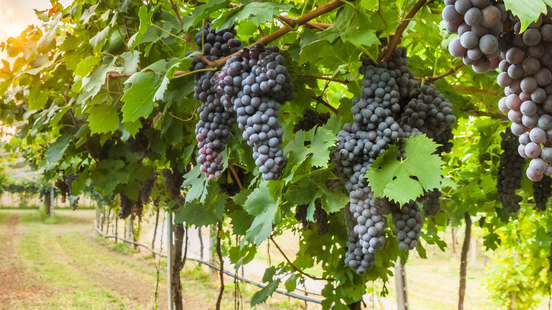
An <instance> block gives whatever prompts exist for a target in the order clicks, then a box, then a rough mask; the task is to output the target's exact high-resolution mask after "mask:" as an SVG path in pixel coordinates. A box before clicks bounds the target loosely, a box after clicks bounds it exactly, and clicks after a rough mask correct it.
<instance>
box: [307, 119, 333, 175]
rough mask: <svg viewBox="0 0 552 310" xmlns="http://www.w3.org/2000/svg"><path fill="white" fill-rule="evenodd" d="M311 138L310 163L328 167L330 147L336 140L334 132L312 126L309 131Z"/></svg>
mask: <svg viewBox="0 0 552 310" xmlns="http://www.w3.org/2000/svg"><path fill="white" fill-rule="evenodd" d="M309 136H310V140H311V146H310V152H311V153H312V158H311V163H312V165H313V166H315V167H323V168H325V167H328V160H329V159H330V147H332V146H333V145H334V142H335V141H336V140H337V137H336V136H335V134H334V133H333V132H331V131H329V130H328V129H326V128H324V127H318V128H313V129H312V130H311V131H309Z"/></svg>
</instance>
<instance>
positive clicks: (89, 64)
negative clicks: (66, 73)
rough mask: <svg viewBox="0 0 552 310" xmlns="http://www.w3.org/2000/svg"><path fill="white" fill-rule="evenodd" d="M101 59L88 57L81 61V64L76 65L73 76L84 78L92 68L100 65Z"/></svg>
mask: <svg viewBox="0 0 552 310" xmlns="http://www.w3.org/2000/svg"><path fill="white" fill-rule="evenodd" d="M100 60H101V58H100V57H96V56H90V57H88V58H87V59H82V60H81V62H79V64H78V65H77V69H75V72H74V73H75V75H80V76H86V75H88V73H90V71H92V68H94V67H95V66H96V65H97V64H98V63H100Z"/></svg>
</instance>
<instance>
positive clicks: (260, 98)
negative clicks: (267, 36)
mask: <svg viewBox="0 0 552 310" xmlns="http://www.w3.org/2000/svg"><path fill="white" fill-rule="evenodd" d="M284 63H285V59H284V57H283V56H282V55H280V54H279V49H278V47H276V46H271V47H265V46H264V45H263V44H256V45H255V46H253V47H252V48H251V49H249V48H245V49H243V50H242V51H241V52H240V54H234V55H233V56H232V57H231V58H230V59H229V60H228V61H227V62H226V64H225V66H224V67H223V68H222V70H221V72H220V74H219V76H218V78H219V85H218V87H217V91H218V92H219V93H220V94H221V95H222V96H223V97H222V98H221V102H222V104H223V106H224V107H225V109H226V111H228V112H235V113H236V114H237V122H238V127H239V128H240V130H242V131H243V135H242V136H243V138H244V139H245V140H246V141H247V144H248V145H249V146H251V147H252V148H253V159H254V160H255V165H257V167H259V170H260V171H261V173H262V174H263V178H264V179H265V180H277V179H278V178H279V177H280V174H281V172H282V170H283V168H284V167H285V165H286V162H287V158H286V157H285V156H284V152H283V150H282V134H283V130H282V126H281V124H280V122H278V119H277V118H278V115H279V113H278V109H279V106H280V105H281V104H284V103H285V102H286V101H289V100H291V99H292V98H293V94H292V91H293V89H292V85H291V76H290V75H289V73H288V71H287V68H286V67H285V66H284Z"/></svg>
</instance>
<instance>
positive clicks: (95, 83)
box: [77, 55, 123, 104]
mask: <svg viewBox="0 0 552 310" xmlns="http://www.w3.org/2000/svg"><path fill="white" fill-rule="evenodd" d="M114 64H115V58H114V57H112V56H109V55H107V56H104V59H103V63H102V65H101V66H99V67H98V68H96V70H94V72H92V74H90V75H89V76H85V77H84V78H83V79H82V87H81V89H80V92H81V94H80V95H79V98H78V99H77V103H78V104H82V103H83V102H85V101H86V100H88V99H89V98H92V97H94V96H96V94H97V93H98V92H99V91H100V89H101V88H102V85H103V84H104V83H105V81H106V79H107V78H106V75H107V74H108V73H109V72H118V73H121V72H122V70H123V69H122V68H120V67H115V66H114Z"/></svg>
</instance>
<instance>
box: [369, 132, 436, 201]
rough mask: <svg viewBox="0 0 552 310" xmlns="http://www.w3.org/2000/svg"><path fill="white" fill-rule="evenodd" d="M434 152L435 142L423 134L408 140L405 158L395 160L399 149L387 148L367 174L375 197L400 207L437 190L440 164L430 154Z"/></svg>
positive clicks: (405, 147)
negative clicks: (392, 202)
mask: <svg viewBox="0 0 552 310" xmlns="http://www.w3.org/2000/svg"><path fill="white" fill-rule="evenodd" d="M436 149H437V143H435V142H434V141H433V140H431V139H429V138H427V137H426V136H425V135H419V136H415V137H410V138H408V139H407V140H406V142H405V145H404V150H405V152H406V155H407V157H406V159H405V160H401V161H397V153H398V147H397V146H395V145H390V146H389V150H387V151H385V152H383V154H382V155H381V156H380V157H378V158H377V159H376V161H374V163H373V164H372V166H371V167H370V169H369V170H368V171H367V172H366V178H367V179H368V183H369V185H370V186H371V187H372V190H373V191H374V195H375V197H387V198H389V199H390V200H393V201H396V202H398V203H400V204H401V205H402V204H404V203H407V202H408V201H410V200H411V199H416V198H418V197H420V196H422V195H423V192H424V190H426V191H429V190H432V189H434V188H439V187H440V184H441V175H442V173H443V171H442V169H441V165H442V164H443V161H442V160H441V158H440V157H439V155H436V154H433V153H434V152H435V151H436ZM411 177H416V178H417V179H418V180H414V179H412V178H411Z"/></svg>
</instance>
